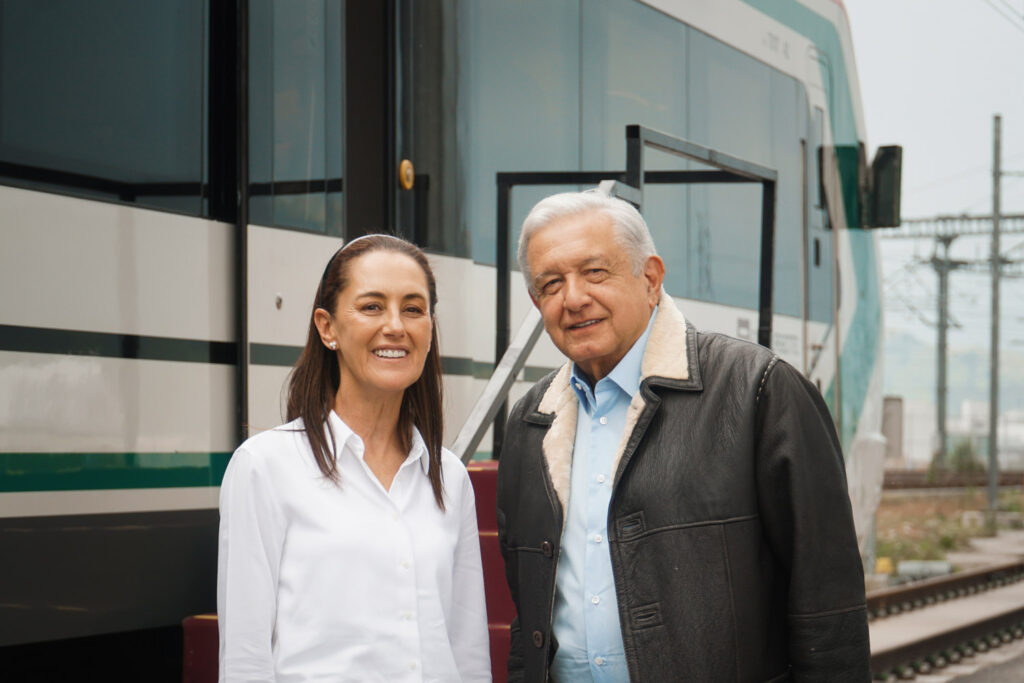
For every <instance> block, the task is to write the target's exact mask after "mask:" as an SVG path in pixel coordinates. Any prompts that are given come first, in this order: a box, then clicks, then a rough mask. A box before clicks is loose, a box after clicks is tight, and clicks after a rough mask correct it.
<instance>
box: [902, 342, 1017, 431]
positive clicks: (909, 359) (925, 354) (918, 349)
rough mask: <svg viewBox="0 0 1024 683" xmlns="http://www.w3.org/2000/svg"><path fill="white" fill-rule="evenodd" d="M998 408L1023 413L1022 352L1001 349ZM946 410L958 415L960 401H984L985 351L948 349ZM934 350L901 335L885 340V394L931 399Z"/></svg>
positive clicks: (985, 377)
mask: <svg viewBox="0 0 1024 683" xmlns="http://www.w3.org/2000/svg"><path fill="white" fill-rule="evenodd" d="M1000 366H1001V371H1000V374H999V384H1000V387H999V409H1000V412H1005V411H1007V410H1024V353H1022V352H1020V351H1016V350H1008V349H1005V348H1004V349H1001V351H1000ZM946 372H947V378H948V383H949V399H948V402H947V406H948V411H949V413H950V414H952V415H955V414H957V413H959V412H960V404H961V402H963V401H964V400H971V401H986V402H987V401H988V397H989V386H988V384H989V382H988V380H989V377H988V373H989V370H988V351H987V350H985V351H979V350H977V349H951V350H950V354H949V359H948V365H947V371H946ZM935 374H936V369H935V347H934V345H925V344H922V343H921V342H920V341H919V340H918V339H916V338H915V337H913V336H911V335H909V334H905V333H893V334H887V335H886V339H885V393H886V394H891V395H896V396H903V397H904V398H906V399H908V400H922V401H932V402H934V400H935Z"/></svg>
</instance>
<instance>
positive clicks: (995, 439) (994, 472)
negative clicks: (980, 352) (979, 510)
mask: <svg viewBox="0 0 1024 683" xmlns="http://www.w3.org/2000/svg"><path fill="white" fill-rule="evenodd" d="M992 124H993V125H992V348H991V352H990V355H989V399H988V406H989V410H988V413H989V414H988V515H989V519H988V522H989V528H991V529H995V522H996V506H997V505H998V501H997V495H998V490H997V486H998V483H999V275H1000V273H999V271H1000V267H1001V265H1002V256H1001V255H1000V253H999V218H1000V216H999V212H1000V206H999V200H1000V197H999V186H1000V180H1001V178H1000V175H1001V172H1002V168H1001V164H1002V159H1001V153H1000V148H1001V139H1000V138H1001V130H1000V129H1001V127H1002V117H1001V116H999V114H996V115H995V116H994V117H993V120H992Z"/></svg>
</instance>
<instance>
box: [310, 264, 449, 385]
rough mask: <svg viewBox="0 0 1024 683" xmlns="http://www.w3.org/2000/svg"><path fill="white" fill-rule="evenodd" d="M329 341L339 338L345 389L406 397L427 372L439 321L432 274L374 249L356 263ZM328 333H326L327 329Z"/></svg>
mask: <svg viewBox="0 0 1024 683" xmlns="http://www.w3.org/2000/svg"><path fill="white" fill-rule="evenodd" d="M348 268H349V273H348V274H349V278H348V281H349V284H348V286H347V287H346V288H345V289H343V290H342V291H341V293H340V294H338V298H337V301H336V305H335V309H334V315H333V318H331V319H330V320H329V321H325V322H328V325H327V329H326V330H322V331H321V336H322V337H323V338H324V341H326V342H327V343H330V342H331V341H336V342H337V343H338V349H337V353H338V367H339V371H340V386H339V392H345V395H346V397H347V398H353V397H355V396H360V395H361V396H364V397H367V398H370V397H380V396H386V395H389V394H397V395H398V396H401V395H402V393H403V392H404V391H405V389H406V388H407V387H409V386H411V385H412V384H413V383H414V382H415V381H416V380H417V379H419V376H420V374H422V372H423V364H424V362H425V361H426V359H427V352H428V351H429V350H430V337H431V328H432V326H433V320H432V318H431V315H430V291H429V289H428V288H427V277H426V275H425V274H424V272H423V269H422V268H420V266H419V264H417V263H416V262H415V261H414V260H412V259H411V258H409V257H408V256H406V255H405V254H401V253H398V252H394V251H372V252H370V253H368V254H364V255H362V256H360V257H358V258H356V259H354V260H353V261H352V262H351V263H349V264H348ZM325 332H326V334H325Z"/></svg>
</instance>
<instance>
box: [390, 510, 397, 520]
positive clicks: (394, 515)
mask: <svg viewBox="0 0 1024 683" xmlns="http://www.w3.org/2000/svg"><path fill="white" fill-rule="evenodd" d="M391 519H393V520H395V521H396V522H397V521H398V513H397V512H392V513H391Z"/></svg>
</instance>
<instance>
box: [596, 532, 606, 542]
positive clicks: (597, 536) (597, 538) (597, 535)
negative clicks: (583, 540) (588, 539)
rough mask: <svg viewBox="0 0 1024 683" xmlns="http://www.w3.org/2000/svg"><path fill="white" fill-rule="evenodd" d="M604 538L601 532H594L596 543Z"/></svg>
mask: <svg viewBox="0 0 1024 683" xmlns="http://www.w3.org/2000/svg"><path fill="white" fill-rule="evenodd" d="M603 540H604V539H603V538H601V534H594V543H600V542H601V541H603Z"/></svg>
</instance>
